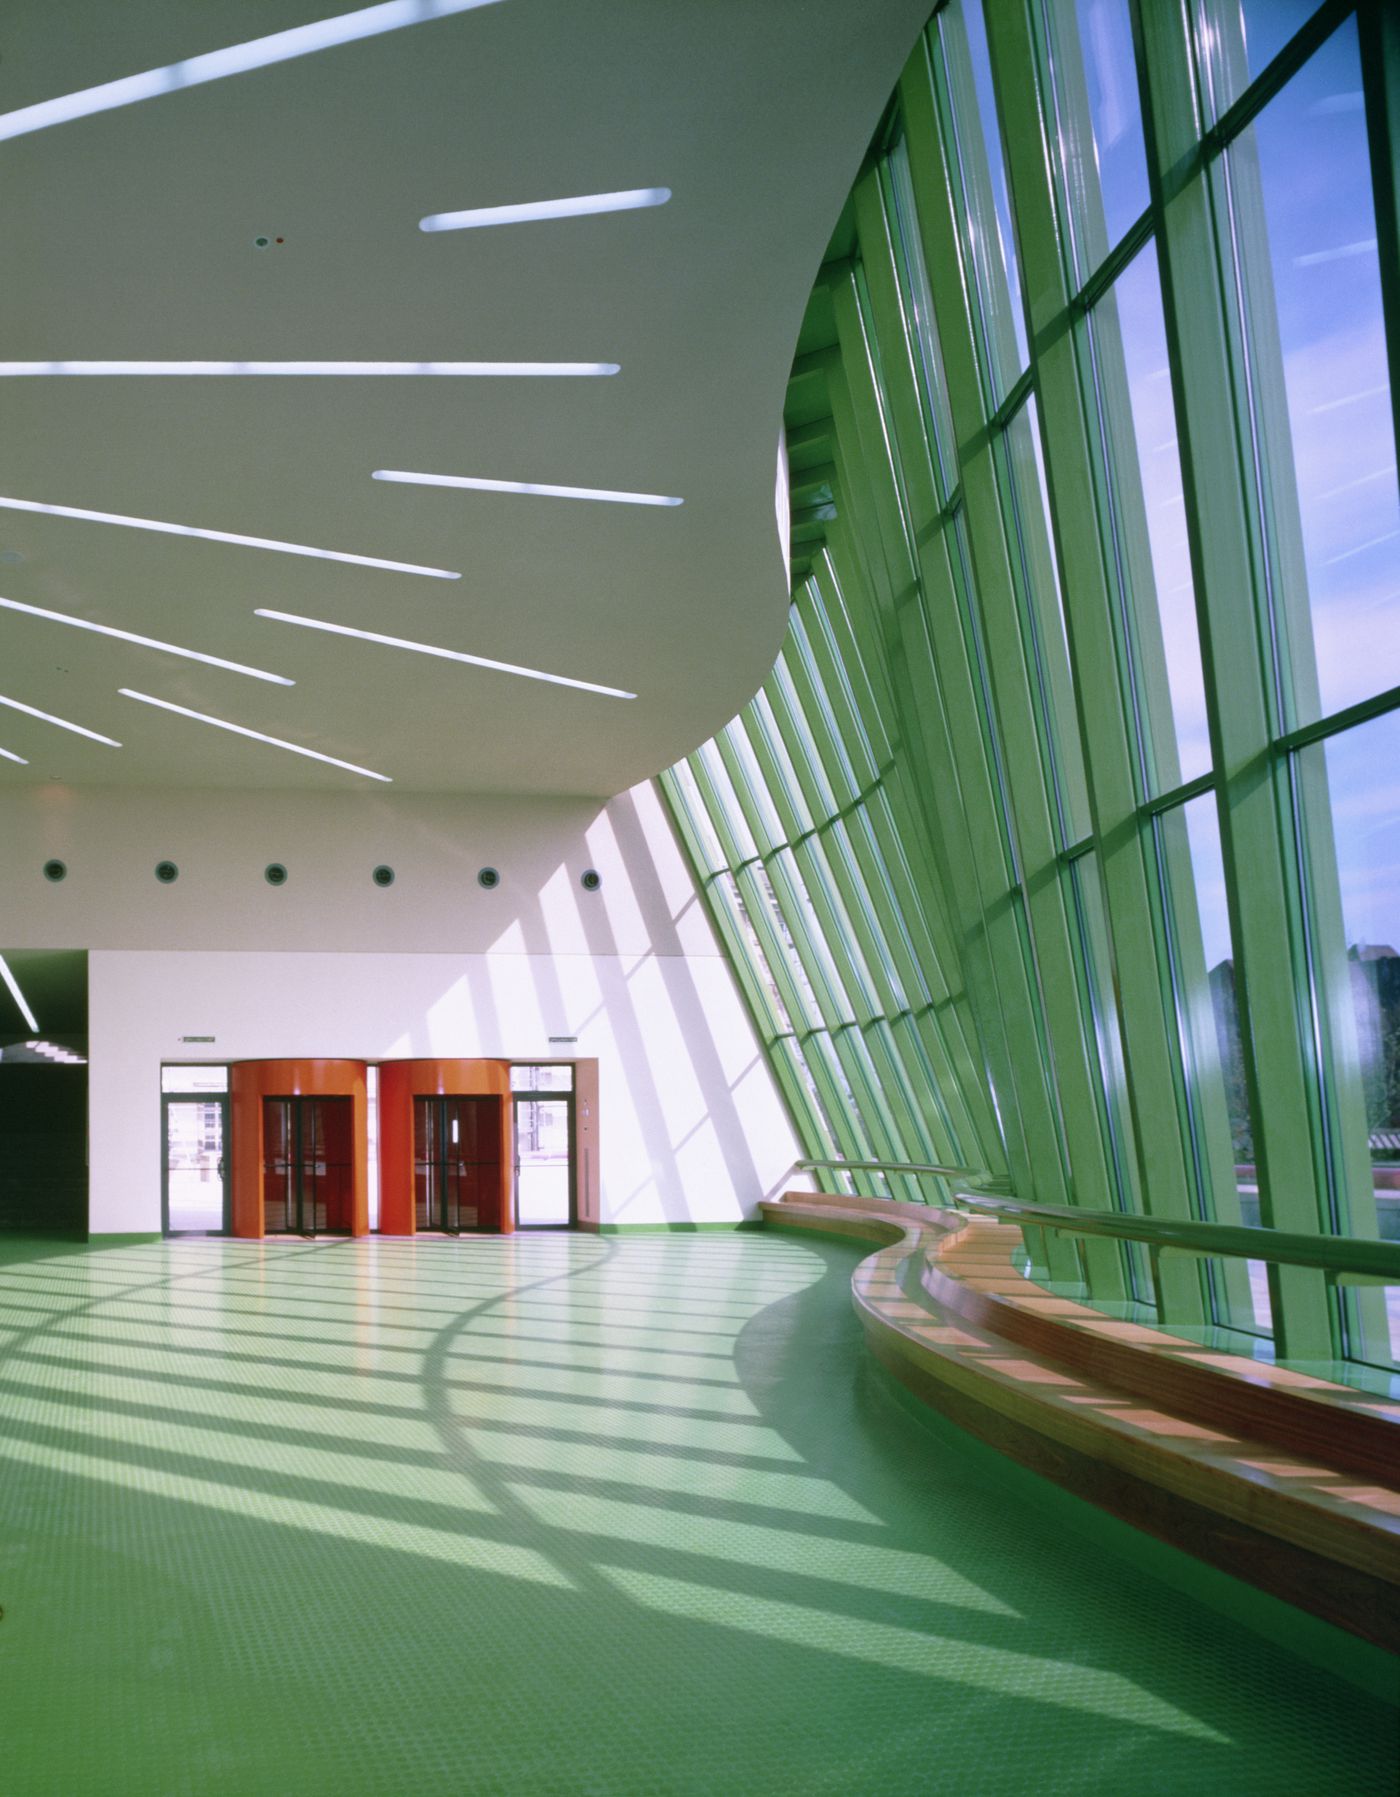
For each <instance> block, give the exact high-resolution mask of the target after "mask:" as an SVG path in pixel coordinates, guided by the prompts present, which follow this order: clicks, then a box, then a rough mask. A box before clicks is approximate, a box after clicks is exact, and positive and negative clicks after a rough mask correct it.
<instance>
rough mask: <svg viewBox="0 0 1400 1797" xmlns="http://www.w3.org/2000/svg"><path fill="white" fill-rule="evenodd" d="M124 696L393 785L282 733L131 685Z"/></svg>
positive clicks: (388, 778)
mask: <svg viewBox="0 0 1400 1797" xmlns="http://www.w3.org/2000/svg"><path fill="white" fill-rule="evenodd" d="M117 690H118V692H119V693H120V694H121V696H122V698H123V699H139V700H140V701H141V703H142V704H143V705H157V706H159V707H160V709H161V710H162V711H173V712H175V713H176V715H177V716H179V717H182V718H193V719H194V721H195V723H197V724H212V725H213V727H214V728H215V729H216V730H231V731H232V732H233V734H234V735H235V736H246V737H249V738H250V739H251V740H252V741H253V742H258V743H266V744H267V745H268V746H269V748H273V749H286V750H288V751H289V752H290V753H291V754H293V755H304V756H306V758H307V760H308V761H324V762H325V763H326V764H327V765H328V766H330V767H343V768H344V769H345V771H346V773H348V774H362V775H363V776H364V778H365V779H366V780H382V781H383V782H384V783H385V785H386V786H388V785H392V784H393V780H392V776H391V775H389V774H376V773H375V771H374V770H373V768H367V767H357V766H356V765H355V763H354V762H353V761H341V760H340V759H339V758H338V757H337V756H335V755H323V754H322V753H321V751H320V750H319V749H304V748H302V746H301V744H300V743H289V742H287V741H285V739H284V738H282V737H280V736H266V735H264V733H263V732H262V731H261V730H250V729H249V728H248V726H247V725H246V724H231V723H230V722H229V721H228V719H227V718H214V717H210V715H209V713H208V712H207V711H191V710H190V709H189V707H188V706H186V705H172V704H171V702H170V701H169V699H156V698H153V697H152V696H151V694H150V693H138V692H133V691H132V689H131V688H130V687H129V686H122V687H118V689H117Z"/></svg>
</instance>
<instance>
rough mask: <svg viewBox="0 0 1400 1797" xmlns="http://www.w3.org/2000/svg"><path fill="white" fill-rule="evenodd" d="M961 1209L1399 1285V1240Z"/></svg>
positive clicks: (981, 1181)
mask: <svg viewBox="0 0 1400 1797" xmlns="http://www.w3.org/2000/svg"><path fill="white" fill-rule="evenodd" d="M795 1164H796V1165H797V1166H799V1167H801V1168H802V1169H804V1171H808V1172H816V1171H817V1170H818V1169H820V1168H823V1167H829V1168H835V1169H839V1170H841V1171H843V1172H851V1173H936V1174H939V1175H941V1176H942V1177H943V1178H945V1179H962V1180H967V1181H969V1182H970V1183H971V1184H973V1185H998V1184H1005V1183H1006V1182H1005V1181H1004V1180H999V1179H997V1178H996V1177H995V1176H994V1175H992V1174H990V1173H984V1172H983V1171H982V1170H981V1169H979V1168H976V1167H935V1166H930V1165H927V1164H925V1163H924V1162H922V1161H798V1162H796V1163H795ZM953 1201H954V1203H955V1204H958V1205H961V1206H962V1207H963V1208H964V1209H966V1210H971V1211H977V1212H979V1213H982V1214H985V1215H987V1216H992V1217H996V1218H997V1219H998V1220H999V1221H1001V1222H1004V1223H1026V1224H1030V1225H1031V1226H1032V1227H1034V1228H1040V1229H1056V1230H1063V1231H1064V1232H1065V1233H1066V1234H1068V1235H1100V1236H1112V1237H1114V1238H1115V1239H1116V1240H1118V1241H1125V1242H1142V1243H1143V1244H1144V1245H1145V1246H1146V1247H1147V1248H1148V1249H1149V1250H1150V1251H1151V1252H1152V1254H1153V1255H1154V1256H1155V1255H1158V1254H1161V1253H1164V1252H1165V1253H1172V1254H1190V1255H1195V1256H1197V1257H1200V1258H1204V1259H1210V1258H1212V1257H1213V1256H1216V1255H1220V1256H1223V1257H1225V1258H1226V1259H1236V1260H1270V1261H1274V1262H1276V1263H1277V1264H1278V1265H1280V1266H1286V1267H1312V1268H1314V1269H1315V1270H1318V1271H1321V1272H1324V1273H1329V1274H1331V1275H1332V1276H1333V1277H1334V1278H1337V1277H1340V1278H1341V1279H1342V1280H1343V1282H1344V1283H1345V1282H1346V1280H1347V1277H1348V1276H1351V1277H1353V1278H1357V1279H1364V1280H1368V1281H1370V1280H1375V1281H1377V1282H1378V1283H1380V1284H1383V1285H1400V1242H1383V1241H1379V1240H1377V1239H1376V1238H1374V1237H1372V1236H1339V1235H1294V1234H1289V1233H1287V1232H1286V1231H1284V1230H1280V1229H1263V1228H1254V1227H1252V1226H1250V1225H1249V1224H1245V1223H1197V1222H1193V1221H1182V1222H1177V1221H1175V1220H1174V1219H1171V1218H1164V1217H1132V1216H1126V1215H1124V1213H1123V1212H1122V1211H1103V1210H1078V1209H1076V1208H1074V1207H1072V1206H1069V1205H1062V1204H1032V1203H1029V1202H1027V1201H1026V1200H1025V1199H1021V1198H1001V1197H993V1196H991V1195H990V1194H983V1193H980V1192H962V1191H956V1192H954V1193H953Z"/></svg>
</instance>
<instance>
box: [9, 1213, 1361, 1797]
mask: <svg viewBox="0 0 1400 1797" xmlns="http://www.w3.org/2000/svg"><path fill="white" fill-rule="evenodd" d="M855 1258H856V1250H855V1249H854V1248H848V1247H845V1246H842V1245H839V1244H828V1243H821V1242H817V1241H813V1240H810V1239H809V1240H791V1239H781V1238H779V1239H776V1240H775V1239H771V1238H765V1237H763V1236H761V1235H754V1236H700V1237H691V1238H684V1237H681V1238H676V1237H669V1238H668V1237H639V1238H631V1239H618V1238H609V1239H604V1240H598V1239H595V1238H588V1237H570V1236H563V1235H559V1236H545V1237H537V1238H533V1239H521V1238H516V1239H515V1240H490V1239H486V1240H479V1241H472V1242H461V1243H449V1242H431V1243H427V1242H424V1243H418V1244H414V1243H399V1242H395V1243H390V1242H377V1241H370V1242H363V1243H350V1242H339V1243H320V1244H318V1243H301V1242H297V1243H289V1244H285V1245H270V1244H269V1245H267V1246H261V1245H254V1244H241V1243H232V1242H216V1241H208V1242H205V1241H193V1240H191V1241H175V1242H171V1243H168V1244H165V1245H160V1246H146V1247H140V1246H135V1247H124V1248H108V1249H89V1250H69V1251H63V1250H61V1249H60V1248H58V1247H56V1246H53V1245H50V1246H48V1247H43V1246H41V1245H38V1244H30V1245H28V1246H25V1245H22V1244H17V1243H11V1244H9V1245H8V1247H5V1248H3V1249H0V1605H2V1606H3V1609H4V1617H3V1620H0V1789H3V1790H4V1791H5V1792H6V1793H7V1794H8V1797H33V1794H36V1793H42V1794H43V1797H50V1794H53V1797H88V1794H98V1797H127V1794H128V1793H130V1794H132V1797H136V1794H139V1797H166V1794H168V1797H176V1794H184V1793H189V1794H190V1797H195V1794H198V1797H213V1794H223V1793H228V1794H229V1797H259V1794H261V1793H277V1794H278V1797H293V1794H295V1797H315V1794H319V1793H327V1794H329V1793H336V1794H337V1797H359V1794H360V1793H375V1794H380V1793H383V1794H385V1797H419V1794H422V1797H428V1794H430V1793H450V1794H452V1797H478V1794H482V1797H484V1794H488V1793H510V1797H537V1794H539V1797H546V1794H553V1793H558V1794H559V1797H584V1794H596V1797H631V1794H632V1793H638V1794H641V1793H658V1794H662V1793H665V1794H670V1793H685V1794H696V1797H698V1794H702V1793H703V1794H705V1797H708V1794H710V1793H717V1794H718V1793H724V1794H725V1797H729V1794H731V1793H734V1794H743V1797H767V1794H768V1793H794V1794H797V1793H802V1794H804V1797H805V1794H806V1793H813V1792H832V1793H841V1794H842V1797H847V1794H849V1797H874V1794H876V1793H885V1792H888V1793H892V1794H894V1797H919V1794H922V1793H945V1792H946V1793H950V1794H954V1793H956V1794H957V1797H998V1794H1000V1793H1008V1794H1010V1793H1015V1794H1016V1797H1022V1794H1023V1793H1026V1792H1033V1793H1035V1797H1051V1794H1055V1793H1064V1794H1065V1797H1085V1794H1086V1793H1104V1794H1106V1797H1124V1794H1131V1797H1138V1794H1139V1793H1149V1792H1161V1793H1167V1792H1170V1793H1176V1792H1181V1793H1187V1792H1189V1793H1192V1794H1193V1797H1195V1794H1200V1793H1204V1794H1206V1797H1214V1794H1215V1793H1229V1797H1248V1794H1251V1793H1269V1794H1270V1797H1275V1794H1277V1797H1315V1794H1317V1793H1324V1792H1338V1793H1341V1792H1345V1793H1348V1794H1349V1797H1356V1794H1358V1793H1370V1792H1376V1793H1385V1794H1386V1797H1390V1794H1391V1793H1392V1792H1393V1791H1394V1789H1395V1788H1396V1783H1395V1776H1396V1759H1395V1755H1396V1727H1395V1719H1394V1716H1393V1714H1391V1713H1389V1712H1386V1711H1385V1710H1384V1709H1383V1708H1382V1707H1381V1706H1379V1705H1377V1704H1376V1703H1374V1702H1373V1701H1372V1700H1369V1699H1367V1698H1365V1697H1363V1696H1361V1695H1359V1694H1358V1693H1357V1692H1356V1691H1355V1690H1354V1689H1353V1688H1352V1687H1349V1686H1346V1685H1344V1684H1342V1683H1340V1682H1334V1681H1333V1680H1332V1679H1331V1678H1330V1677H1328V1676H1327V1675H1325V1674H1322V1673H1319V1672H1317V1671H1315V1670H1312V1669H1309V1668H1308V1667H1306V1666H1304V1664H1303V1663H1302V1662H1301V1661H1297V1660H1294V1659H1293V1658H1292V1657H1291V1656H1290V1655H1288V1654H1286V1653H1284V1652H1282V1651H1280V1650H1278V1649H1276V1648H1273V1647H1271V1646H1269V1645H1267V1644H1266V1643H1264V1642H1263V1641H1261V1640H1260V1639H1259V1638H1257V1637H1256V1636H1253V1635H1250V1634H1248V1633H1246V1632H1245V1631H1243V1630H1242V1629H1238V1628H1235V1627H1233V1626H1231V1625H1230V1624H1228V1623H1226V1622H1224V1621H1223V1620H1222V1619H1221V1618H1220V1617H1219V1616H1218V1615H1216V1614H1214V1613H1211V1612H1207V1611H1204V1610H1202V1609H1200V1608H1198V1607H1197V1606H1196V1604H1195V1603H1193V1602H1192V1601H1191V1600H1190V1599H1188V1598H1186V1597H1184V1596H1180V1595H1178V1594H1177V1593H1175V1592H1174V1591H1173V1590H1172V1589H1171V1588H1170V1587H1168V1586H1166V1585H1164V1584H1161V1583H1158V1582H1156V1581H1154V1580H1152V1579H1150V1578H1148V1577H1147V1576H1145V1575H1142V1574H1139V1573H1137V1572H1135V1571H1132V1570H1130V1569H1128V1568H1127V1567H1126V1565H1125V1564H1123V1563H1121V1562H1119V1561H1116V1560H1114V1559H1112V1558H1110V1557H1109V1556H1106V1555H1104V1554H1101V1553H1099V1552H1097V1551H1096V1550H1095V1547H1094V1545H1093V1543H1092V1539H1091V1538H1090V1537H1087V1536H1086V1537H1076V1538H1075V1539H1072V1540H1065V1539H1063V1538H1061V1537H1060V1536H1059V1535H1057V1533H1056V1532H1055V1531H1054V1530H1053V1529H1052V1528H1051V1527H1049V1526H1048V1524H1047V1523H1046V1521H1045V1519H1044V1518H1043V1517H1042V1516H1041V1515H1039V1514H1038V1513H1037V1511H1036V1510H1035V1509H1033V1508H1031V1507H1029V1506H1028V1505H1027V1504H1026V1502H1025V1501H1024V1499H1022V1498H1020V1497H1018V1496H1013V1495H1008V1494H1007V1493H1006V1492H1005V1491H1004V1490H1002V1489H1001V1487H1000V1486H999V1485H997V1484H993V1483H989V1482H988V1480H989V1477H990V1475H989V1474H987V1473H986V1472H985V1471H984V1470H982V1469H981V1468H980V1467H978V1466H976V1465H974V1464H972V1463H970V1462H968V1461H967V1460H966V1459H965V1458H964V1457H963V1455H962V1454H961V1453H960V1452H958V1451H956V1450H952V1449H949V1448H947V1447H946V1446H942V1445H940V1443H939V1442H938V1440H937V1439H936V1438H935V1437H933V1436H931V1435H929V1434H928V1433H926V1432H925V1431H924V1430H923V1429H921V1428H920V1427H919V1425H918V1424H917V1423H916V1422H915V1421H914V1420H913V1419H911V1417H910V1416H909V1415H908V1414H907V1413H906V1412H905V1411H904V1410H903V1409H902V1408H901V1407H900V1406H899V1405H898V1404H897V1403H896V1402H894V1400H893V1399H892V1398H891V1397H890V1395H889V1393H888V1391H887V1390H886V1389H885V1388H884V1387H883V1385H882V1384H881V1383H880V1376H879V1375H877V1374H876V1373H875V1372H874V1371H873V1369H872V1368H871V1367H870V1366H869V1365H868V1364H867V1362H866V1360H865V1357H864V1350H863V1347H862V1344H861V1341H860V1337H859V1333H858V1331H857V1329H856V1326H855V1323H854V1321H853V1318H852V1316H851V1312H850V1306H849V1298H848V1294H847V1284H848V1280H849V1276H850V1270H851V1267H852V1265H853V1262H854V1260H855Z"/></svg>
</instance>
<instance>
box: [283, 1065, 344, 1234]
mask: <svg viewBox="0 0 1400 1797" xmlns="http://www.w3.org/2000/svg"><path fill="white" fill-rule="evenodd" d="M353 1103H354V1101H353V1100H352V1099H349V1098H264V1099H263V1228H264V1229H265V1230H266V1232H267V1233H268V1234H269V1235H320V1234H321V1233H322V1232H323V1231H328V1232H330V1233H331V1234H344V1233H346V1232H348V1230H349V1228H350V1218H351V1177H352V1171H353V1168H352V1159H353V1153H354V1117H353V1110H352V1107H353Z"/></svg>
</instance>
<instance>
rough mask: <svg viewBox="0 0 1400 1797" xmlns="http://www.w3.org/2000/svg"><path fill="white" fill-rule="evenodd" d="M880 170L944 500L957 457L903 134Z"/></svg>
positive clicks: (951, 485) (953, 478)
mask: <svg viewBox="0 0 1400 1797" xmlns="http://www.w3.org/2000/svg"><path fill="white" fill-rule="evenodd" d="M884 172H885V176H886V189H885V191H886V196H887V197H886V206H887V210H888V211H889V212H890V214H891V219H890V224H891V228H890V242H891V244H892V246H893V248H894V260H895V268H896V271H897V274H898V278H899V285H900V297H901V299H902V301H903V305H904V310H905V316H906V319H907V321H908V331H909V336H910V339H911V341H912V344H913V348H914V367H915V371H916V372H917V375H918V380H919V398H920V400H921V401H922V404H923V414H924V429H925V431H926V433H927V436H928V444H929V450H930V454H931V459H932V461H933V465H934V470H935V474H936V476H937V485H938V496H939V499H940V501H943V502H946V500H947V497H948V495H949V493H951V492H952V490H953V488H954V487H955V486H956V485H957V481H958V467H957V457H956V455H955V453H954V448H953V425H952V420H951V419H950V418H949V416H948V401H947V383H946V381H945V379H944V374H943V351H942V348H941V346H940V344H939V341H938V327H937V325H936V324H935V322H934V317H933V295H932V294H931V292H930V291H929V284H928V270H927V268H925V266H924V252H923V245H922V243H921V242H920V240H919V223H918V216H917V214H916V213H915V210H914V183H913V177H912V176H911V175H910V172H909V150H908V146H907V145H906V144H905V141H904V139H903V138H902V137H901V138H900V140H899V142H898V143H897V144H896V145H895V146H894V148H893V149H892V150H891V151H890V153H889V156H888V157H887V158H886V161H885V169H884Z"/></svg>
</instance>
